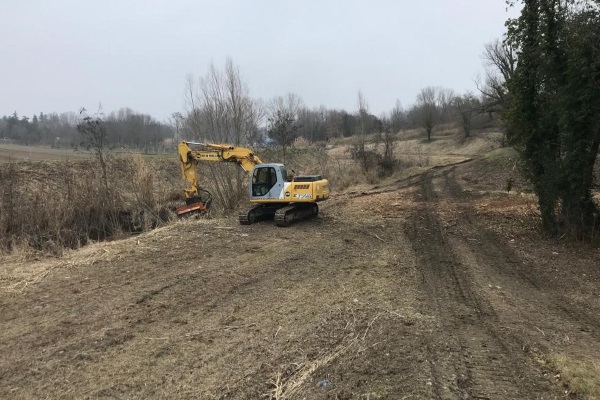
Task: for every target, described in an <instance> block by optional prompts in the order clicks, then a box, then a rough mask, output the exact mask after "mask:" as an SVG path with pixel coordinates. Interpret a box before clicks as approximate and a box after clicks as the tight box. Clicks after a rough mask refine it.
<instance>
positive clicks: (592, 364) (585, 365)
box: [547, 354, 600, 400]
mask: <svg viewBox="0 0 600 400" xmlns="http://www.w3.org/2000/svg"><path fill="white" fill-rule="evenodd" d="M547 362H548V364H549V365H550V366H551V367H552V368H553V369H555V370H556V371H558V374H557V375H556V378H557V379H559V380H560V381H561V382H563V384H564V385H565V387H566V388H567V390H568V392H569V393H570V394H574V395H579V396H582V397H583V398H585V399H590V400H592V399H600V361H599V360H593V359H589V358H588V359H583V358H577V359H575V358H573V357H572V356H567V355H564V354H551V355H550V356H549V357H548V358H547Z"/></svg>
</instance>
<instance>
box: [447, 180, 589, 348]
mask: <svg viewBox="0 0 600 400" xmlns="http://www.w3.org/2000/svg"><path fill="white" fill-rule="evenodd" d="M443 177H444V181H443V185H444V192H445V193H449V196H451V197H452V198H453V199H455V200H461V199H462V200H465V203H464V207H465V212H464V213H462V214H461V215H460V217H458V219H459V224H460V225H461V226H463V228H464V227H466V228H467V230H468V231H473V232H477V235H478V237H479V240H478V242H470V241H468V240H463V241H462V247H464V248H465V249H466V251H464V253H467V252H468V254H471V255H472V257H473V258H474V259H475V262H477V263H478V264H479V265H485V266H486V268H487V270H486V274H490V275H492V274H494V275H497V276H498V277H499V278H500V279H502V280H503V281H504V282H506V283H507V284H508V285H510V286H511V287H512V288H513V290H515V291H518V293H519V300H520V304H519V309H520V311H521V312H522V315H521V320H520V321H518V325H519V326H521V325H522V326H527V327H529V329H530V330H534V329H537V330H538V331H539V332H542V334H543V336H544V337H545V336H546V334H545V333H543V332H555V336H565V335H567V336H571V337H572V338H575V339H576V341H579V342H582V341H583V342H586V347H587V348H598V347H599V346H598V339H600V319H599V318H598V315H597V314H596V313H594V312H593V311H591V310H586V309H583V308H582V307H581V306H580V305H577V304H573V303H572V302H571V301H569V299H568V298H566V297H565V296H564V295H562V294H561V293H560V292H557V291H555V290H552V289H550V290H549V288H547V287H546V285H544V284H543V283H541V282H539V278H538V277H537V276H536V275H535V273H533V272H531V271H530V270H529V268H527V265H528V262H527V261H524V260H522V259H521V257H519V255H518V254H517V253H516V251H515V250H514V249H512V248H511V247H509V246H507V245H504V244H502V243H503V240H502V239H501V238H499V237H498V236H497V235H496V234H495V233H494V232H491V231H490V230H488V229H486V228H485V227H483V226H481V225H480V224H479V223H478V222H477V220H476V219H475V218H473V215H474V214H475V212H474V210H473V208H472V206H471V203H470V201H469V199H470V195H469V194H466V193H465V192H463V190H462V188H461V186H460V185H459V183H458V182H457V181H456V179H455V178H454V176H453V174H451V173H448V172H447V173H445V174H444V175H443ZM540 328H541V329H540ZM559 331H560V332H561V333H560V334H559V333H558V332H559ZM514 339H515V340H516V341H519V342H523V340H524V338H522V337H515V338H514ZM540 344H541V345H544V343H540ZM523 345H524V346H525V345H526V344H523ZM598 351H600V348H598Z"/></svg>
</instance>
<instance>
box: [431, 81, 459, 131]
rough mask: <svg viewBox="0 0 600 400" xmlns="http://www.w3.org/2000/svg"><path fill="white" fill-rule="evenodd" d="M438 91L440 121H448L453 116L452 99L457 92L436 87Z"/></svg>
mask: <svg viewBox="0 0 600 400" xmlns="http://www.w3.org/2000/svg"><path fill="white" fill-rule="evenodd" d="M434 89H435V91H436V92H437V104H438V108H439V122H441V123H446V122H448V121H450V119H451V118H452V101H453V100H454V98H455V97H456V93H454V91H453V90H452V89H447V88H442V87H439V88H434Z"/></svg>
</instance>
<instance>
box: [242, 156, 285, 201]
mask: <svg viewBox="0 0 600 400" xmlns="http://www.w3.org/2000/svg"><path fill="white" fill-rule="evenodd" d="M286 181H287V172H286V170H285V166H284V165H283V164H260V165H257V166H255V167H254V169H253V170H252V180H251V183H250V188H249V191H250V199H267V200H275V199H282V198H283V193H284V189H285V186H286V185H285V183H286Z"/></svg>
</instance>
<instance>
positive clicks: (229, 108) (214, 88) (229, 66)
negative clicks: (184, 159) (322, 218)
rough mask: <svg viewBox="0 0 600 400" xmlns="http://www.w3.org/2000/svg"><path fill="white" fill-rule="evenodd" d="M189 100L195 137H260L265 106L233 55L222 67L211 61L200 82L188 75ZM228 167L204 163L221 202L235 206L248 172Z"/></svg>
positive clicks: (245, 140) (231, 140) (240, 140)
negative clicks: (253, 90)
mask: <svg viewBox="0 0 600 400" xmlns="http://www.w3.org/2000/svg"><path fill="white" fill-rule="evenodd" d="M186 102H187V108H188V110H187V115H186V130H187V131H188V132H189V133H190V134H191V136H192V139H196V140H201V141H211V142H218V143H219V142H220V143H227V144H233V145H236V146H237V145H244V144H251V143H253V142H255V141H256V139H257V137H258V124H259V122H260V120H261V119H262V117H263V110H262V107H260V105H259V103H258V102H257V101H255V100H254V99H252V98H251V97H250V94H249V90H248V86H247V85H246V83H245V82H244V80H243V79H242V77H241V74H240V70H239V68H238V67H237V66H236V65H235V64H234V63H233V61H232V60H231V59H230V58H227V60H226V62H225V67H224V68H223V70H222V71H221V70H219V69H217V68H216V67H215V65H214V64H211V65H210V66H209V68H208V71H207V73H206V74H205V75H204V76H203V77H202V78H200V80H199V81H198V82H197V83H196V82H195V81H194V79H192V78H190V77H188V81H187V88H186ZM227 167H228V166H224V165H215V164H211V163H206V165H204V164H203V169H205V170H206V171H207V172H208V174H207V175H208V176H209V179H210V181H211V186H212V187H213V188H214V190H215V193H214V194H215V195H216V200H217V202H218V203H220V204H221V205H222V206H223V207H224V208H225V209H227V210H233V209H235V208H236V207H237V203H238V202H239V200H240V199H241V197H242V196H243V193H244V191H243V179H244V176H243V175H242V173H241V171H239V170H233V169H232V168H227Z"/></svg>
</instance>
